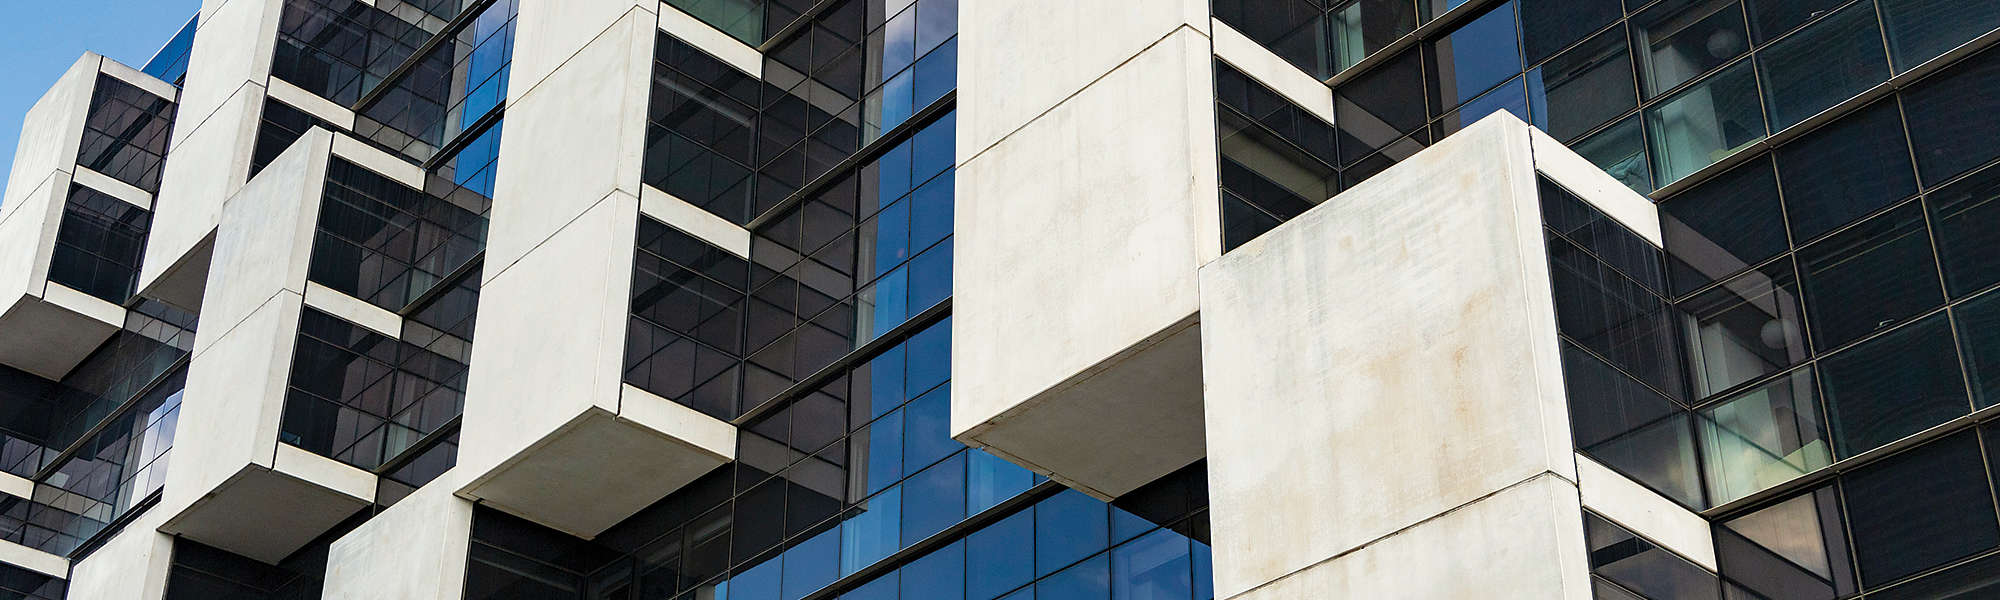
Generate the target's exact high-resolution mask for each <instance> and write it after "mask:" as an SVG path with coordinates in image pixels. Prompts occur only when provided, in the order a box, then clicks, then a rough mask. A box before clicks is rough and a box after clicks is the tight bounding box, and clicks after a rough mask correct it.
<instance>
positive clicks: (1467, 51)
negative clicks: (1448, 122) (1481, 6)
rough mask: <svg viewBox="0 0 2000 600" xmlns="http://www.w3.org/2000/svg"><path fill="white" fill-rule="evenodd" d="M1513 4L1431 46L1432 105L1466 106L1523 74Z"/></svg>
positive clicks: (1426, 55)
mask: <svg viewBox="0 0 2000 600" xmlns="http://www.w3.org/2000/svg"><path fill="white" fill-rule="evenodd" d="M1518 40H1519V34H1518V33H1517V32H1516V31H1515V28H1514V4H1513V3H1511V2H1510V3H1507V4H1504V5H1502V6H1500V7H1499V8H1496V9H1493V10H1492V11H1490V12H1487V13H1486V14H1485V15H1483V16H1480V17H1479V18H1477V19H1473V20H1472V21H1471V22H1469V23H1466V24H1465V25H1463V26H1460V27H1459V28H1458V30H1456V31H1453V32H1451V33H1449V34H1446V35H1445V36H1444V37H1443V38H1441V39H1438V40H1437V41H1435V42H1433V43H1431V44H1430V46H1429V47H1428V48H1426V50H1427V51H1426V52H1425V53H1424V60H1425V63H1426V66H1427V67H1428V68H1429V72H1430V74H1431V76H1430V83H1431V105H1432V106H1433V107H1434V110H1438V111H1443V110H1448V109H1450V108H1451V107H1454V106H1458V105H1460V104H1464V103H1465V101H1467V100H1471V99H1473V98H1474V97H1477V96H1478V95H1480V94H1481V93H1484V92H1485V91H1486V90H1487V89H1490V88H1492V87H1493V86H1494V84H1497V83H1500V82H1502V81H1506V80H1507V78H1509V77H1513V76H1515V75H1519V74H1520V73H1521V47H1520V42H1519V41H1518Z"/></svg>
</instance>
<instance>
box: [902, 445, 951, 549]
mask: <svg viewBox="0 0 2000 600" xmlns="http://www.w3.org/2000/svg"><path fill="white" fill-rule="evenodd" d="M903 492H904V493H906V494H909V495H910V498H912V501H910V502H905V503H903V545H904V546H909V545H910V544H914V543H917V542H918V541H919V540H922V539H924V538H927V537H930V536H931V535H933V534H936V533H937V532H940V531H944V529H945V528H946V527H950V526H951V525H952V524H953V523H957V522H959V521H961V520H963V519H965V454H963V453H960V454H959V455H957V456H954V457H952V458H951V459H950V460H946V461H944V462H941V463H938V464H937V466H934V467H931V468H929V469H925V470H924V472H922V473H918V474H916V475H911V476H910V480H909V481H907V482H904V483H903Z"/></svg>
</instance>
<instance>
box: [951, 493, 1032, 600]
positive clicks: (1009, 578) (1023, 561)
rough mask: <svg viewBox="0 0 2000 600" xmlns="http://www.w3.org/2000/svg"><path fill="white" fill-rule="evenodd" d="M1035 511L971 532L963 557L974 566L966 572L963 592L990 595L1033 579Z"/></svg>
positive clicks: (980, 596) (995, 594)
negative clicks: (974, 566)
mask: <svg viewBox="0 0 2000 600" xmlns="http://www.w3.org/2000/svg"><path fill="white" fill-rule="evenodd" d="M1034 551H1035V513H1034V511H1022V512H1020V513H1016V514H1014V516H1011V517H1007V518H1006V519H1003V520H1001V521H1000V522H998V523H995V524H992V525H988V526H986V527H985V528H983V529H980V530H979V531H976V532H973V533H972V535H971V536H969V537H967V538H966V540H965V552H966V554H965V559H966V560H968V561H971V563H972V564H974V565H978V568H975V569H972V570H971V571H968V572H967V573H966V576H967V578H966V584H965V585H966V594H968V595H970V596H972V597H974V598H992V597H995V596H999V595H1000V594H1001V593H1002V592H1005V591H1007V590H1011V589H1014V588H1016V587H1020V586H1021V585H1022V584H1025V583H1027V582H1028V581H1030V580H1032V579H1034V577H1035V565H1034V560H1033V557H1034Z"/></svg>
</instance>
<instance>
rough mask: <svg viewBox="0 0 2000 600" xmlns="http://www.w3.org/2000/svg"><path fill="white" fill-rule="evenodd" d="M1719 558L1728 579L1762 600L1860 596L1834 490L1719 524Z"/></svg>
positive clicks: (1816, 492)
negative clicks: (1751, 591) (1855, 586)
mask: <svg viewBox="0 0 2000 600" xmlns="http://www.w3.org/2000/svg"><path fill="white" fill-rule="evenodd" d="M1715 553H1716V558H1717V561H1718V562H1719V563H1720V566H1721V568H1722V573H1723V575H1724V576H1725V577H1728V578H1730V579H1731V580H1734V582H1735V583H1739V584H1741V585H1743V586H1744V587H1746V588H1748V589H1750V590H1754V591H1755V592H1757V593H1758V594H1759V595H1760V596H1761V597H1766V598H1811V597H1818V598H1834V597H1837V596H1836V594H1839V595H1852V594H1853V593H1854V592H1855V589H1854V567H1853V566H1852V561H1850V560H1849V559H1848V553H1847V535H1846V532H1845V531H1844V530H1843V529H1842V528H1841V522H1840V498H1839V493H1838V492H1837V491H1836V490H1835V489H1834V488H1833V486H1832V485H1827V486H1825V487H1821V488H1819V489H1817V490H1813V491H1810V492H1807V493H1804V494H1800V495H1798V496H1795V497H1793V498H1791V499H1789V500H1785V501H1783V502H1779V503H1777V504H1774V505H1772V506H1769V507H1766V508H1762V509H1758V510H1757V512H1753V513H1750V514H1747V515H1743V516H1740V517H1736V518H1734V519H1730V520H1728V521H1725V522H1722V523H1719V524H1718V526H1717V527H1716V528H1715Z"/></svg>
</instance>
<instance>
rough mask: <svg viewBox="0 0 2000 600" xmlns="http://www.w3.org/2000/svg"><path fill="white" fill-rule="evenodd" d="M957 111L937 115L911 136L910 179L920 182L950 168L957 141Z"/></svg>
mask: <svg viewBox="0 0 2000 600" xmlns="http://www.w3.org/2000/svg"><path fill="white" fill-rule="evenodd" d="M957 133H958V113H957V112H949V113H945V115H944V116H942V117H938V119H937V120H936V121H932V122H931V123H930V124H929V125H925V126H924V128H923V130H922V131H918V132H917V134H916V135H915V136H913V137H912V138H911V141H910V145H911V147H912V150H911V161H912V164H911V165H910V168H911V171H912V173H911V177H912V178H911V181H913V182H917V183H922V182H925V181H929V180H930V178H932V177H935V176H937V175H938V174H939V173H943V172H945V171H946V170H949V169H951V165H952V160H953V156H954V154H953V153H954V152H956V151H957V143H958V137H957Z"/></svg>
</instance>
